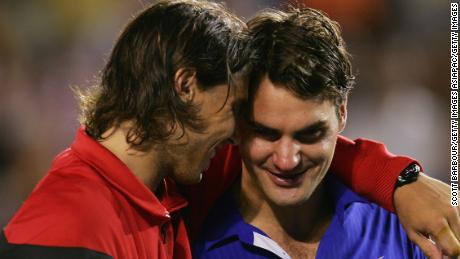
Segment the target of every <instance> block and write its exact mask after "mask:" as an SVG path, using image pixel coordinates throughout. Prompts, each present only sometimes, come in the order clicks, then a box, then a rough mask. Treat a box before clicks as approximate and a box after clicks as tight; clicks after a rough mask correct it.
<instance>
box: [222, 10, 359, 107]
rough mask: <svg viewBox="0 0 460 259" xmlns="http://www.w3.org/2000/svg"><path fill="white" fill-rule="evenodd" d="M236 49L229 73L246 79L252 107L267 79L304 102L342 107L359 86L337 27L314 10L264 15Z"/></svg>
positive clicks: (254, 21)
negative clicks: (317, 102) (351, 92)
mask: <svg viewBox="0 0 460 259" xmlns="http://www.w3.org/2000/svg"><path fill="white" fill-rule="evenodd" d="M232 48H233V49H234V54H233V55H231V56H229V71H230V73H231V77H232V78H233V79H232V80H234V81H237V80H240V81H241V80H246V83H247V84H248V86H249V92H248V100H249V103H250V104H251V103H252V101H253V99H254V97H255V94H256V92H257V89H258V87H259V84H260V82H261V80H262V78H263V77H264V76H268V78H269V79H270V81H271V82H272V83H273V84H274V85H276V86H277V87H283V88H286V89H288V90H289V91H291V92H292V93H294V94H295V95H296V96H298V97H299V98H302V99H309V98H319V99H320V100H330V101H332V102H333V103H334V104H335V105H336V106H337V107H338V106H339V105H340V104H341V103H342V101H343V100H345V98H346V97H347V95H348V93H349V91H350V90H351V89H352V88H353V86H354V83H355V77H354V75H353V73H352V66H351V62H350V55H349V53H348V52H347V50H346V46H345V42H344V41H343V39H342V36H341V33H340V28H339V26H338V24H337V23H336V22H334V21H332V20H331V19H329V18H328V17H327V16H326V15H325V14H324V13H322V12H321V11H318V10H315V9H311V8H302V9H295V8H291V9H290V10H289V11H287V12H283V11H278V10H271V9H269V10H265V11H262V12H261V13H259V14H258V15H256V16H255V17H254V18H252V19H251V20H250V21H248V23H247V29H246V30H244V32H243V33H242V34H241V35H240V37H239V40H238V41H236V42H235V43H234V44H233V46H232Z"/></svg>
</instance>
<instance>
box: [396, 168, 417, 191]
mask: <svg viewBox="0 0 460 259" xmlns="http://www.w3.org/2000/svg"><path fill="white" fill-rule="evenodd" d="M421 171H422V169H421V168H420V166H419V165H418V164H415V163H414V164H410V165H409V166H408V167H406V169H404V171H402V173H401V174H400V175H399V176H398V180H397V181H396V188H398V187H400V186H403V185H406V184H408V183H412V182H415V181H416V180H417V178H418V176H419V174H420V172H421Z"/></svg>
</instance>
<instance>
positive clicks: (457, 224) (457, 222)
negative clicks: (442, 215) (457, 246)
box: [447, 207, 460, 241]
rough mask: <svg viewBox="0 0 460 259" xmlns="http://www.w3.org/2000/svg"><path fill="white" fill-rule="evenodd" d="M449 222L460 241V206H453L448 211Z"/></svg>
mask: <svg viewBox="0 0 460 259" xmlns="http://www.w3.org/2000/svg"><path fill="white" fill-rule="evenodd" d="M447 222H448V223H449V226H450V229H451V230H452V232H453V233H454V235H455V237H456V238H457V240H459V241H460V215H459V208H457V207H451V208H450V211H449V212H448V213H447Z"/></svg>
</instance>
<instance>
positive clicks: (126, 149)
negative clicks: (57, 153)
mask: <svg viewBox="0 0 460 259" xmlns="http://www.w3.org/2000/svg"><path fill="white" fill-rule="evenodd" d="M130 129H131V124H130V123H123V124H121V125H120V126H118V127H113V128H111V129H109V130H107V131H106V132H105V133H104V134H103V135H102V137H103V139H102V140H100V141H99V143H100V144H101V145H103V146H104V147H105V148H107V149H108V150H109V151H110V152H112V153H113V154H114V155H115V156H116V157H118V159H120V160H121V161H122V162H123V163H124V164H125V165H126V166H127V167H128V168H129V169H130V170H131V172H132V173H133V174H134V175H136V176H137V177H138V178H139V180H140V181H142V182H143V183H144V184H145V185H146V186H148V187H149V188H150V189H151V190H153V191H155V190H156V189H157V187H158V185H159V184H160V183H161V181H162V180H163V178H164V177H165V174H164V171H163V170H160V168H161V166H160V164H159V161H158V160H159V159H158V158H159V155H160V154H158V152H157V151H156V150H155V149H154V148H148V149H142V151H141V150H138V149H135V148H134V147H133V146H132V145H131V144H130V143H128V142H127V141H126V136H127V134H128V132H129V130H130Z"/></svg>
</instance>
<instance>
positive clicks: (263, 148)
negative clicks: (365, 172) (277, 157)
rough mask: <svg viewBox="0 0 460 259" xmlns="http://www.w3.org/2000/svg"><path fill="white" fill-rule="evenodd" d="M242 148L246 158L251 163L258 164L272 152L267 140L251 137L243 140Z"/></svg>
mask: <svg viewBox="0 0 460 259" xmlns="http://www.w3.org/2000/svg"><path fill="white" fill-rule="evenodd" d="M244 149H245V151H246V154H245V155H246V156H247V159H248V160H250V161H251V162H252V163H255V164H260V163H262V162H264V161H266V160H267V159H268V158H269V157H270V154H271V153H272V146H271V144H270V143H269V142H267V141H263V140H261V139H257V138H253V139H251V140H248V141H245V144H244Z"/></svg>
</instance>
